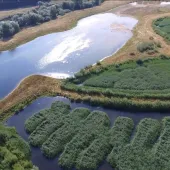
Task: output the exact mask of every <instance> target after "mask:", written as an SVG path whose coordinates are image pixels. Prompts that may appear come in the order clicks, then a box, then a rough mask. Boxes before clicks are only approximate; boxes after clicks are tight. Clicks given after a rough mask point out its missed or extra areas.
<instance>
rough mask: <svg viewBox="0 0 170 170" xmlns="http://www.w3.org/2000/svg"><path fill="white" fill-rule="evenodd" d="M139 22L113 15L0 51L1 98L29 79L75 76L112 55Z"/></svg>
mask: <svg viewBox="0 0 170 170" xmlns="http://www.w3.org/2000/svg"><path fill="white" fill-rule="evenodd" d="M136 24H137V20H136V19H134V18H131V17H122V16H117V15H115V14H112V13H103V14H98V15H93V16H90V17H87V18H84V19H82V20H80V21H79V22H78V24H77V26H76V27H75V28H73V29H71V30H68V31H65V32H59V33H53V34H48V35H45V36H42V37H39V38H36V39H34V40H33V41H30V42H28V43H26V44H24V45H21V46H19V47H17V48H15V49H13V50H11V51H4V52H0V72H1V74H0V82H1V83H0V98H3V97H4V96H6V95H7V94H8V93H9V92H11V91H12V90H13V89H14V88H15V87H16V86H17V84H18V83H19V82H20V81H21V80H22V79H23V78H25V77H26V76H29V75H33V74H40V75H47V76H50V77H55V78H66V77H69V76H73V75H74V73H76V72H78V71H80V69H82V68H84V67H86V66H88V65H92V64H95V63H96V62H97V61H99V60H102V59H104V58H105V57H107V56H110V55H112V54H113V53H115V52H116V51H117V50H119V49H120V48H121V47H122V46H123V45H124V44H125V43H126V42H127V41H128V40H129V39H130V38H131V37H132V29H133V28H134V26H135V25H136Z"/></svg>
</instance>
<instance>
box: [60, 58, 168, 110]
mask: <svg viewBox="0 0 170 170" xmlns="http://www.w3.org/2000/svg"><path fill="white" fill-rule="evenodd" d="M99 68H100V72H97V73H96V72H95V69H91V70H90V71H86V70H83V71H81V72H79V73H77V74H76V76H75V78H72V79H68V80H66V81H65V82H64V83H63V85H62V88H63V89H66V90H69V91H75V92H77V93H83V94H88V95H90V96H93V95H98V96H104V97H105V98H103V97H101V98H100V97H98V98H95V99H94V98H93V97H84V98H81V99H80V100H82V101H84V102H88V103H91V104H93V105H97V104H100V105H102V106H106V107H112V108H118V109H138V110H147V111H153V110H154V109H156V110H157V111H158V110H161V111H163V110H164V111H165V110H166V109H168V107H167V106H168V103H169V101H168V100H169V99H170V76H169V75H170V60H169V57H168V56H165V55H161V56H160V58H156V59H147V60H137V61H129V62H126V63H123V64H119V65H110V66H107V68H105V67H99ZM77 83H81V86H79V85H77ZM106 97H107V98H106ZM134 98H137V99H154V100H157V99H158V100H161V101H155V102H154V103H153V102H151V101H146V102H141V103H137V102H135V101H131V100H130V99H134ZM73 100H74V99H73ZM165 108H166V109H165Z"/></svg>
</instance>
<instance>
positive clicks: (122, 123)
mask: <svg viewBox="0 0 170 170" xmlns="http://www.w3.org/2000/svg"><path fill="white" fill-rule="evenodd" d="M59 106H60V108H61V110H62V111H64V110H66V109H65V107H67V109H68V108H69V107H68V105H66V104H64V103H62V102H55V103H54V104H52V106H51V108H50V109H49V110H48V114H47V115H46V116H45V117H46V118H45V120H46V119H49V117H51V114H54V113H55V114H59V113H58V112H59V110H60V109H59ZM37 114H40V115H41V116H42V112H40V113H37ZM41 116H40V117H35V119H37V121H33V120H34V119H33V117H31V118H30V120H32V121H33V122H34V123H35V124H37V127H36V128H35V129H34V130H33V132H32V133H31V135H32V134H33V133H34V132H36V133H37V132H38V130H37V129H39V126H41V124H42V123H41V124H40V125H38V123H37V122H38V121H40V120H41V121H42V122H44V121H45V120H43V119H44V118H43V119H42V117H41ZM60 116H61V118H59V117H58V118H57V119H55V120H56V124H57V125H58V124H61V123H60V122H62V123H63V120H64V123H63V125H62V126H60V128H58V129H56V130H55V131H53V133H51V131H50V132H49V129H48V126H47V127H46V126H45V127H44V129H46V128H47V132H49V134H47V137H46V139H45V140H44V138H43V141H44V142H43V143H42V147H41V149H42V151H43V153H44V154H45V155H46V156H48V157H50V158H51V157H55V156H57V155H59V154H60V153H61V155H60V157H59V165H60V166H61V167H63V168H65V169H71V168H74V167H76V169H80V170H95V169H97V168H98V166H99V165H100V163H101V162H102V161H103V160H105V159H106V158H107V161H108V162H109V163H110V164H111V166H112V167H113V168H115V169H119V170H132V169H138V170H146V169H149V170H155V169H156V170H168V169H169V165H170V160H169V159H168V158H169V156H170V152H169V150H170V142H169V140H170V133H169V132H170V117H165V118H164V119H163V120H162V122H161V121H158V120H155V119H151V118H145V119H143V120H141V121H140V122H139V124H138V125H137V127H136V130H135V133H133V131H134V122H133V120H132V119H130V118H127V117H118V118H117V119H116V120H115V122H114V125H113V127H112V128H110V120H109V119H108V116H107V114H106V113H104V112H100V111H93V112H90V111H89V110H88V109H85V108H77V109H74V110H73V111H71V112H70V113H68V114H60ZM28 121H29V120H28ZM28 121H27V122H28ZM28 127H29V126H28ZM43 133H44V132H43ZM37 135H38V137H40V138H41V136H40V135H39V132H38V133H37ZM1 136H2V135H1ZM35 139H37V140H39V139H38V138H35ZM3 140H4V137H3V138H2V140H1V141H3ZM19 147H21V145H19ZM12 148H13V147H12ZM21 148H24V147H21ZM0 149H1V152H0V153H1V154H0V158H1V155H6V157H7V158H8V159H7V160H5V163H4V165H6V164H9V163H10V164H11V163H13V162H15V161H16V159H17V156H16V155H17V154H15V155H13V153H14V152H12V155H11V152H9V151H8V150H6V149H4V147H2V148H0ZM8 149H10V148H9V147H8ZM15 153H17V152H15ZM28 165H29V163H28V164H27V166H28ZM15 167H16V168H18V167H19V168H20V165H19V164H18V163H16V164H15Z"/></svg>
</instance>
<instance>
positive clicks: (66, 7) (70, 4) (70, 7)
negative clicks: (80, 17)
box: [63, 1, 75, 11]
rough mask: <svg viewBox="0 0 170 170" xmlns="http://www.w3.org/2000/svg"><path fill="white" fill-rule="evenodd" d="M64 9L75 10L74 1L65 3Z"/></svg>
mask: <svg viewBox="0 0 170 170" xmlns="http://www.w3.org/2000/svg"><path fill="white" fill-rule="evenodd" d="M63 9H69V10H71V11H73V10H74V9H75V3H74V2H73V1H65V2H63Z"/></svg>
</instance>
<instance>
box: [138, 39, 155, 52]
mask: <svg viewBox="0 0 170 170" xmlns="http://www.w3.org/2000/svg"><path fill="white" fill-rule="evenodd" d="M137 49H138V51H140V52H141V53H143V52H145V51H150V50H154V49H155V47H154V43H152V42H142V43H140V44H138V46H137Z"/></svg>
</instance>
